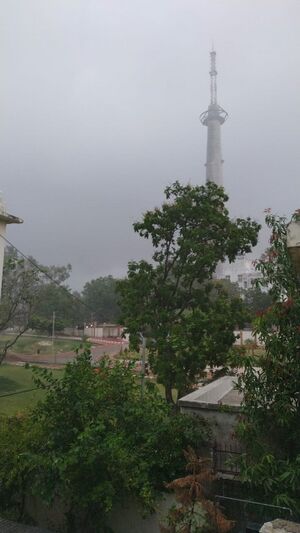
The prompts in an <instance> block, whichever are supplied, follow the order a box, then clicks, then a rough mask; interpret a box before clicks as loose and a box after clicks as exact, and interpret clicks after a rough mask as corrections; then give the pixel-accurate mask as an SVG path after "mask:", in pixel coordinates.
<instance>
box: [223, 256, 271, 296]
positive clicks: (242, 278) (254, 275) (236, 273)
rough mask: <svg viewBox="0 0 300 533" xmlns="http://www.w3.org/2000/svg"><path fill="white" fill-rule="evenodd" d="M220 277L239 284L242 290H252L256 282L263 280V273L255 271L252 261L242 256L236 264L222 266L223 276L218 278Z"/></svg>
mask: <svg viewBox="0 0 300 533" xmlns="http://www.w3.org/2000/svg"><path fill="white" fill-rule="evenodd" d="M220 277H222V279H227V280H228V281H231V282H232V283H237V284H238V286H239V288H240V289H251V287H253V284H254V282H255V281H256V280H257V279H259V278H261V273H260V272H259V271H257V270H255V267H254V266H253V262H252V261H251V260H250V259H246V258H245V257H242V256H240V257H238V258H237V259H236V261H235V262H234V263H224V264H223V265H222V276H218V278H220Z"/></svg>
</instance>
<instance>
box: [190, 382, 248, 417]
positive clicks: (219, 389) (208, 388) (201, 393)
mask: <svg viewBox="0 0 300 533" xmlns="http://www.w3.org/2000/svg"><path fill="white" fill-rule="evenodd" d="M236 382H237V378H236V377H234V376H224V377H222V378H219V379H216V380H215V381H211V382H210V383H208V384H207V385H203V386H202V387H200V388H199V389H197V390H196V391H194V392H191V393H190V394H187V395H186V396H183V397H182V398H180V399H179V406H180V407H194V408H197V409H219V407H220V406H222V405H223V406H228V407H231V408H232V410H237V411H239V410H240V405H241V402H242V395H241V394H240V393H239V392H238V391H237V390H236V389H235V385H236Z"/></svg>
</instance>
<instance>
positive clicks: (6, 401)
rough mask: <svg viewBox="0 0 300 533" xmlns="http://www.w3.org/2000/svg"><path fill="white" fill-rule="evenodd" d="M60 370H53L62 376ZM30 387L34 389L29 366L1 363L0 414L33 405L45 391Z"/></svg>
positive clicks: (10, 414)
mask: <svg viewBox="0 0 300 533" xmlns="http://www.w3.org/2000/svg"><path fill="white" fill-rule="evenodd" d="M62 372H63V371H62V370H54V371H53V373H54V375H57V376H62ZM30 389H36V385H35V384H34V382H33V379H32V369H31V368H25V367H21V366H13V365H6V364H2V365H1V366H0V415H8V416H12V415H15V414H17V413H19V412H24V411H26V410H28V409H31V408H32V407H34V405H35V404H36V403H37V401H38V400H40V399H42V398H43V396H44V395H45V391H43V390H30ZM21 391H28V392H21ZM20 392H21V393H20ZM19 393H20V394H19Z"/></svg>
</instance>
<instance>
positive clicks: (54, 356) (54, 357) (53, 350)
mask: <svg viewBox="0 0 300 533" xmlns="http://www.w3.org/2000/svg"><path fill="white" fill-rule="evenodd" d="M54 339H55V311H53V313H52V352H53V359H54V363H56V350H55V348H54Z"/></svg>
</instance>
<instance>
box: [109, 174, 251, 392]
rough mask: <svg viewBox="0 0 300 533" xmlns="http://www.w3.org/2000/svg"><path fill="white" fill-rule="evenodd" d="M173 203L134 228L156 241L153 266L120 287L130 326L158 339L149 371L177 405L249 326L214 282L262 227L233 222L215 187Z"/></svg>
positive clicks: (133, 270) (191, 191)
mask: <svg viewBox="0 0 300 533" xmlns="http://www.w3.org/2000/svg"><path fill="white" fill-rule="evenodd" d="M165 196H166V201H165V203H164V204H163V205H162V206H161V207H160V208H156V209H154V210H153V211H148V212H147V213H146V214H145V215H144V216H143V219H142V221H141V222H137V223H135V224H134V230H135V231H136V232H137V233H138V234H139V235H140V236H141V237H143V238H146V239H150V240H151V241H152V245H153V248H154V252H153V256H152V262H151V263H150V262H147V261H139V262H131V263H129V266H128V277H127V279H126V280H123V281H121V282H120V283H119V285H118V288H119V291H120V295H121V307H122V313H123V320H124V322H125V325H126V327H127V330H128V331H129V333H130V334H131V340H133V341H135V343H136V344H137V342H138V333H139V332H141V333H142V334H143V335H144V336H147V337H148V338H149V339H151V342H149V343H148V344H149V350H150V356H149V360H150V365H151V367H152V369H153V371H154V373H155V374H156V375H157V378H158V381H159V382H160V383H162V384H163V385H164V386H165V390H166V398H167V400H168V401H170V402H171V401H172V392H171V391H172V388H177V389H178V391H179V394H180V395H181V394H184V393H185V392H187V391H188V390H189V389H190V388H191V387H192V386H193V385H194V384H195V383H197V381H198V379H199V376H200V375H201V371H202V370H203V369H204V368H205V366H206V365H207V364H210V365H220V364H223V363H224V362H225V361H226V358H227V354H228V351H229V349H230V347H231V346H232V344H233V341H234V335H233V330H234V327H235V325H236V323H237V322H239V321H242V320H241V318H242V316H241V315H242V312H241V305H240V300H239V299H232V298H229V297H228V296H227V294H226V292H225V291H224V290H223V289H222V285H221V284H216V283H214V282H213V281H212V277H213V274H214V272H215V271H216V268H217V266H218V264H219V263H220V262H222V261H225V259H226V258H228V259H229V261H233V260H234V259H235V257H236V256H237V254H239V253H246V252H249V251H250V250H251V246H253V245H255V244H256V241H257V234H258V230H259V225H258V224H256V223H255V222H253V221H251V220H250V219H246V220H244V219H236V220H234V221H232V220H231V219H230V217H229V214H228V211H227V209H226V208H225V203H226V202H227V200H228V197H227V195H226V194H225V192H224V190H223V189H222V188H220V187H217V186H216V185H215V184H214V183H208V184H207V185H206V186H201V187H200V186H196V187H192V186H191V185H186V186H183V185H181V184H180V183H179V182H175V183H174V184H173V185H171V186H170V187H167V188H166V190H165Z"/></svg>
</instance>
